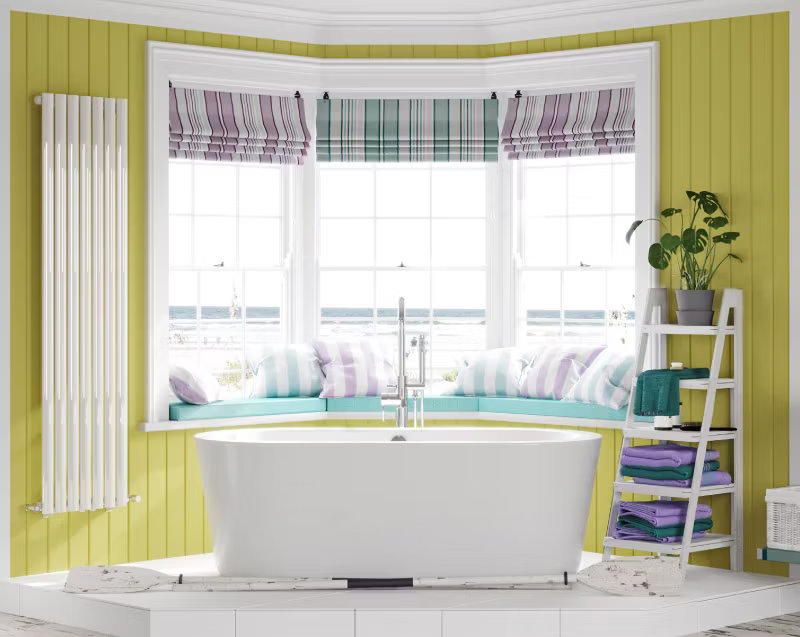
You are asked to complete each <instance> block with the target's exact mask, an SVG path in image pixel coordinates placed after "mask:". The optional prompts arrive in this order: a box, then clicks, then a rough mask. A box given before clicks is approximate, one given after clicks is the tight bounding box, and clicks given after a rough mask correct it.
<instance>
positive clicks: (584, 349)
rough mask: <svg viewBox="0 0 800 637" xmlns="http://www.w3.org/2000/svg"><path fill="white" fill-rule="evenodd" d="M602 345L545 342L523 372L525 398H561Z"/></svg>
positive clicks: (576, 380) (521, 384)
mask: <svg viewBox="0 0 800 637" xmlns="http://www.w3.org/2000/svg"><path fill="white" fill-rule="evenodd" d="M604 349H605V347H588V346H585V345H583V346H581V345H548V346H545V347H543V348H541V349H540V350H538V351H537V352H536V353H535V354H534V357H533V360H532V361H531V363H530V365H528V367H527V368H526V369H525V371H524V372H523V374H522V380H521V382H520V393H521V394H522V395H523V396H525V398H549V399H551V400H561V399H562V398H563V397H564V396H565V395H566V394H567V392H569V390H570V389H572V387H573V386H574V385H575V383H577V382H578V379H579V378H580V377H581V376H582V375H583V372H585V371H586V369H587V368H588V367H589V365H591V363H592V361H593V360H594V359H595V358H597V357H598V356H599V355H600V352H602V351H603V350H604Z"/></svg>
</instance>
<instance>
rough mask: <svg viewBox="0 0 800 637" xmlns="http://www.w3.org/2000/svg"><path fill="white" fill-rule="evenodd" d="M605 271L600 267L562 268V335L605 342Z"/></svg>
mask: <svg viewBox="0 0 800 637" xmlns="http://www.w3.org/2000/svg"><path fill="white" fill-rule="evenodd" d="M605 278H606V275H605V272H602V271H599V272H598V271H591V270H588V271H587V270H582V271H577V272H576V271H567V272H564V288H563V295H564V297H563V298H564V339H565V340H567V341H573V342H579V343H605V340H606V333H605V314H606V312H605V310H606V280H605Z"/></svg>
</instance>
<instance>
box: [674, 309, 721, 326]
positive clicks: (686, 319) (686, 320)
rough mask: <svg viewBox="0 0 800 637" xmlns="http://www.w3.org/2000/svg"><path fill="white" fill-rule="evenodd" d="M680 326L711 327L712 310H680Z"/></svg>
mask: <svg viewBox="0 0 800 637" xmlns="http://www.w3.org/2000/svg"><path fill="white" fill-rule="evenodd" d="M677 314H678V325H711V321H712V319H713V318H714V312H713V311H711V310H678V312H677Z"/></svg>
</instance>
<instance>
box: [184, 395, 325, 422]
mask: <svg viewBox="0 0 800 637" xmlns="http://www.w3.org/2000/svg"><path fill="white" fill-rule="evenodd" d="M319 411H326V401H325V399H324V398H238V399H236V400H220V401H217V402H215V403H209V404H208V405H189V404H187V403H182V402H176V403H170V404H169V419H170V420H210V419H216V418H226V419H227V418H246V417H249V416H281V415H284V414H307V413H313V412H319Z"/></svg>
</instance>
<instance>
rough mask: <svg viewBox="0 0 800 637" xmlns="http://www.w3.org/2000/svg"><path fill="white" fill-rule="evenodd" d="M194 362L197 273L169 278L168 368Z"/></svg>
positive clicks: (172, 275)
mask: <svg viewBox="0 0 800 637" xmlns="http://www.w3.org/2000/svg"><path fill="white" fill-rule="evenodd" d="M196 359H197V273H195V272H171V273H170V275H169V364H170V365H183V366H191V365H192V364H196Z"/></svg>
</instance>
